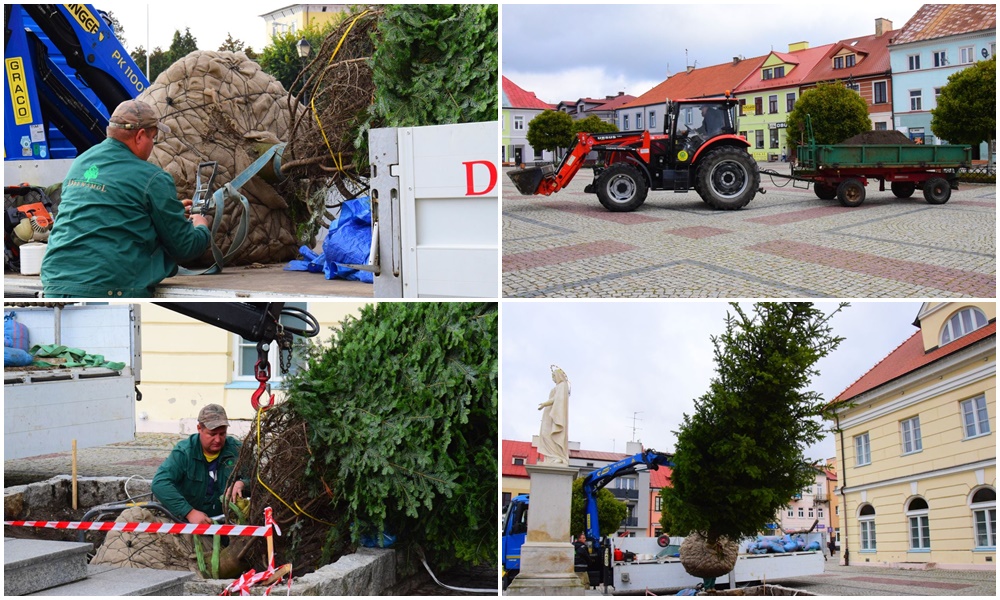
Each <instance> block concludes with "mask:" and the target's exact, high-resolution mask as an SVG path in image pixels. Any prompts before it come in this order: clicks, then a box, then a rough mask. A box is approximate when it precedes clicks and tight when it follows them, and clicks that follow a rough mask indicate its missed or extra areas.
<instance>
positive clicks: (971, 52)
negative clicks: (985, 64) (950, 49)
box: [958, 46, 976, 65]
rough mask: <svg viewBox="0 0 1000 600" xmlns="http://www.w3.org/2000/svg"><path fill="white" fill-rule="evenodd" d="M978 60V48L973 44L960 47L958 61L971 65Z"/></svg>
mask: <svg viewBox="0 0 1000 600" xmlns="http://www.w3.org/2000/svg"><path fill="white" fill-rule="evenodd" d="M975 61H976V49H975V48H973V47H972V46H966V47H964V48H959V49H958V62H959V63H961V64H963V65H969V64H972V63H974V62H975Z"/></svg>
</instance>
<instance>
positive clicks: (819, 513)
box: [816, 506, 823, 519]
mask: <svg viewBox="0 0 1000 600" xmlns="http://www.w3.org/2000/svg"><path fill="white" fill-rule="evenodd" d="M816 518H818V519H822V518H823V507H822V506H821V507H819V508H817V509H816Z"/></svg>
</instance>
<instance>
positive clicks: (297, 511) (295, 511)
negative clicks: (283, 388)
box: [257, 407, 336, 527]
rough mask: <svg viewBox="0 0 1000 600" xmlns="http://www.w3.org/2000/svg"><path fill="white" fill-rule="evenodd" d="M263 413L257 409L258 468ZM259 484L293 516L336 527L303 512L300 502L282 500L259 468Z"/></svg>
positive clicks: (261, 409)
mask: <svg viewBox="0 0 1000 600" xmlns="http://www.w3.org/2000/svg"><path fill="white" fill-rule="evenodd" d="M263 412H264V408H263V407H260V408H258V409H257V465H258V467H259V465H260V451H261V445H260V418H261V415H262V414H263ZM257 482H258V483H260V484H261V485H262V486H264V489H265V490H267V491H268V492H270V493H271V495H272V496H274V497H275V498H277V499H278V502H281V503H282V504H284V505H285V507H286V508H288V510H290V511H292V514H295V515H304V516H307V517H309V518H310V519H312V520H313V521H317V522H319V523H323V524H324V525H329V526H330V527H336V525H334V524H333V523H328V522H326V521H324V520H323V519H320V518H317V517H314V516H312V515H311V514H309V513H307V512H306V511H304V510H302V508H301V507H300V506H299V503H298V502H296V503H295V506H292V505H291V504H289V503H287V502H285V501H284V500H283V499H282V498H281V496H279V495H278V494H277V492H275V491H274V490H272V489H271V488H269V487H268V486H267V484H266V483H264V480H263V479H261V478H260V469H259V468H258V469H257Z"/></svg>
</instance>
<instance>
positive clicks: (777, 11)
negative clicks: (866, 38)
mask: <svg viewBox="0 0 1000 600" xmlns="http://www.w3.org/2000/svg"><path fill="white" fill-rule="evenodd" d="M921 5H922V3H921V2H883V1H880V0H872V1H868V2H802V1H796V2H788V3H778V4H751V3H730V4H715V3H709V2H702V3H697V4H693V3H673V2H657V3H656V4H627V5H626V4H611V3H604V4H591V3H572V2H570V3H559V4H533V3H523V2H518V3H516V4H513V3H507V2H505V3H504V4H503V9H502V11H501V15H502V16H501V38H502V42H501V44H502V45H501V50H502V51H501V54H502V61H501V70H502V72H503V74H504V75H505V76H506V77H508V78H509V79H510V80H511V81H513V82H514V83H515V84H517V85H518V86H520V87H521V88H523V89H525V90H528V91H532V92H535V95H536V96H538V98H539V99H541V100H542V101H543V102H548V103H552V104H555V103H558V102H560V101H562V100H577V99H578V98H582V97H593V98H603V97H604V96H610V95H614V94H617V93H618V92H625V93H626V94H631V95H633V96H640V95H642V94H643V93H645V92H647V91H649V90H650V89H652V88H653V87H655V86H656V85H657V84H659V83H661V82H662V81H664V80H665V79H666V78H667V76H668V75H669V74H674V73H679V72H682V71H684V70H685V68H686V67H687V66H688V65H694V66H696V67H698V66H700V67H707V66H711V65H717V64H721V63H725V62H729V61H731V60H732V59H733V57H734V56H743V57H745V58H752V57H757V56H764V55H766V54H768V53H769V52H770V51H771V50H777V51H781V52H787V51H788V45H789V44H790V43H795V42H801V41H805V42H809V45H810V47H816V46H822V45H824V44H830V43H833V42H837V41H839V40H842V39H847V38H851V37H860V36H863V35H872V34H874V33H875V19H876V18H880V17H881V18H886V19H889V20H890V21H892V24H893V28H895V29H899V28H902V27H903V25H905V24H906V21H907V20H909V19H910V17H912V16H913V15H914V14H915V13H916V11H917V9H919V8H920V6H921Z"/></svg>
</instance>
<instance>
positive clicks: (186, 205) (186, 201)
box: [181, 198, 194, 218]
mask: <svg viewBox="0 0 1000 600" xmlns="http://www.w3.org/2000/svg"><path fill="white" fill-rule="evenodd" d="M181 204H183V205H184V216H185V217H188V218H190V217H191V207H192V206H193V205H194V202H193V201H192V200H191V199H190V198H185V199H183V200H181Z"/></svg>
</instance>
